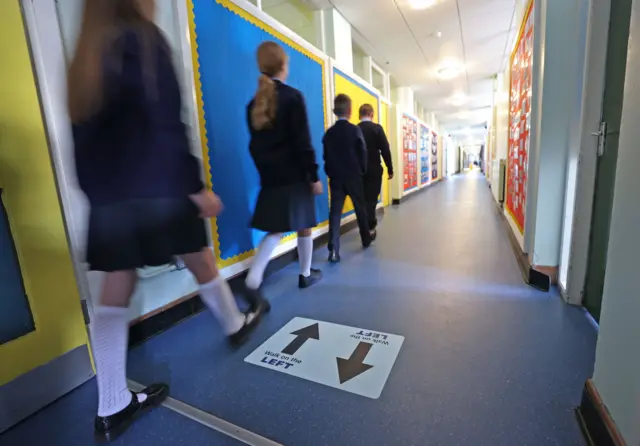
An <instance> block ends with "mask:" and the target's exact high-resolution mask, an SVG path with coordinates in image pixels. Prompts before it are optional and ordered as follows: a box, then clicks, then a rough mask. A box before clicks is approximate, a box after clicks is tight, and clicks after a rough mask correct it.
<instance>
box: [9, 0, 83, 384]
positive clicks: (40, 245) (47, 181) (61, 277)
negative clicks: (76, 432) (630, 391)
mask: <svg viewBox="0 0 640 446" xmlns="http://www.w3.org/2000/svg"><path fill="white" fill-rule="evenodd" d="M0 60H1V61H2V63H1V64H0V186H1V187H2V188H3V189H4V192H3V201H4V204H5V206H6V209H7V214H8V217H9V225H10V228H11V232H12V234H13V237H14V241H15V244H16V250H17V253H18V258H19V261H20V266H21V269H22V275H23V279H24V284H25V288H26V292H27V296H28V299H29V304H30V306H31V311H32V313H33V317H34V321H35V327H36V330H35V331H34V332H32V333H29V334H28V335H26V336H23V337H21V338H19V339H16V340H14V341H11V342H8V343H6V344H3V345H1V346H0V364H1V365H0V385H2V384H5V383H7V382H9V381H11V380H13V379H14V378H16V377H17V376H19V375H21V374H23V373H25V372H27V371H29V370H32V369H34V368H36V367H38V366H40V365H43V364H46V363H47V362H49V361H51V360H53V359H55V358H57V357H58V356H61V355H63V354H64V353H66V352H68V351H70V350H72V349H74V348H76V347H79V346H81V345H83V344H87V341H88V339H87V331H86V328H85V325H84V319H83V317H82V310H81V307H80V297H79V294H78V289H77V285H76V281H75V276H74V270H73V264H72V261H71V255H70V251H69V244H68V242H67V236H66V232H65V227H64V223H63V216H62V209H61V205H60V201H59V199H58V193H57V189H56V182H55V178H54V172H53V168H52V163H51V157H50V154H49V147H48V144H47V137H46V134H45V129H44V125H43V122H42V115H41V110H40V101H39V99H38V92H37V90H36V85H35V79H34V75H33V71H32V66H31V60H30V56H29V49H28V46H27V41H26V36H25V29H24V26H23V22H22V14H21V11H20V6H19V2H17V1H2V2H0ZM0 286H2V285H1V284H0Z"/></svg>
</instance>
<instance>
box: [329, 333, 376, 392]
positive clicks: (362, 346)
mask: <svg viewBox="0 0 640 446" xmlns="http://www.w3.org/2000/svg"><path fill="white" fill-rule="evenodd" d="M371 347H373V344H369V343H368V342H360V343H358V346H357V347H356V349H355V350H354V351H353V353H352V354H351V356H350V357H349V359H343V358H336V360H337V361H338V377H339V378H340V384H344V383H346V382H347V381H349V380H350V379H353V378H355V377H356V376H358V375H360V374H362V373H364V372H366V371H367V370H369V369H370V368H372V367H373V366H372V365H369V364H365V363H364V360H365V358H366V357H367V355H368V354H369V350H371Z"/></svg>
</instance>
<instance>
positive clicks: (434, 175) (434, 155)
mask: <svg viewBox="0 0 640 446" xmlns="http://www.w3.org/2000/svg"><path fill="white" fill-rule="evenodd" d="M431 179H432V180H437V179H438V134H437V133H436V132H431Z"/></svg>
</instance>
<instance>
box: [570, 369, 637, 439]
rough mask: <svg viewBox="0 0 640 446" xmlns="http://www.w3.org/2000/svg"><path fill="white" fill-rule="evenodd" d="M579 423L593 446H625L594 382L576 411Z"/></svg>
mask: <svg viewBox="0 0 640 446" xmlns="http://www.w3.org/2000/svg"><path fill="white" fill-rule="evenodd" d="M576 416H577V418H578V423H579V424H580V428H581V429H582V433H583V434H584V436H585V438H586V440H587V442H588V443H589V444H590V445H593V446H625V445H626V443H625V441H624V439H623V438H622V435H621V434H620V432H619V431H618V428H617V427H616V424H615V422H614V421H613V419H612V418H611V415H610V414H609V411H608V410H607V408H606V406H605V405H604V403H603V402H602V398H600V395H599V393H598V390H597V389H596V387H595V385H594V383H593V381H592V380H590V379H588V380H587V382H586V383H585V385H584V389H583V390H582V401H581V402H580V406H579V407H578V408H577V409H576Z"/></svg>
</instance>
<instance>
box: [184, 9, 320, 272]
mask: <svg viewBox="0 0 640 446" xmlns="http://www.w3.org/2000/svg"><path fill="white" fill-rule="evenodd" d="M193 4H194V9H193V13H194V21H195V34H196V43H197V56H198V64H197V65H199V67H198V70H199V74H200V83H201V90H202V102H203V109H204V121H205V128H206V136H207V140H208V154H209V166H208V167H209V169H210V173H211V179H212V182H213V188H214V190H215V192H216V193H217V194H219V195H220V197H221V198H222V200H223V202H224V205H225V210H224V212H223V213H222V214H221V215H220V216H219V217H218V218H217V222H216V223H217V230H218V244H217V248H218V251H219V257H220V259H221V260H223V261H224V260H227V259H232V258H234V257H236V256H240V255H243V254H248V253H250V252H251V251H252V250H253V249H254V248H255V247H256V246H257V244H258V243H259V241H260V240H261V239H262V237H263V235H264V234H263V233H261V232H260V231H255V230H252V229H250V228H249V221H250V219H251V216H252V214H253V209H254V206H255V202H256V198H257V195H258V191H259V178H258V173H257V171H256V169H255V166H254V164H253V160H252V159H251V155H250V153H249V132H248V128H247V122H246V105H247V104H248V103H249V102H250V100H251V99H252V98H253V96H254V94H255V91H256V89H257V86H258V75H259V72H258V68H257V66H256V49H257V47H258V46H259V45H260V43H262V42H263V41H266V40H274V41H278V42H279V43H280V44H282V45H283V46H284V48H285V50H286V51H287V54H288V55H289V57H290V76H289V79H288V81H287V83H288V84H289V85H291V86H293V87H295V88H297V89H299V90H300V91H301V92H302V94H303V95H304V97H305V100H306V103H307V109H308V115H309V124H310V128H311V137H312V142H313V145H314V147H315V149H316V154H317V160H318V161H320V160H321V159H322V136H323V134H324V130H325V104H324V94H323V85H324V77H323V72H324V67H323V65H322V63H321V62H319V61H318V60H314V59H313V58H311V57H309V55H306V54H303V53H302V52H300V51H298V50H296V49H295V48H293V46H292V45H290V43H289V42H286V41H284V39H282V38H277V37H276V36H275V34H276V33H275V32H273V33H271V32H268V31H265V29H267V30H268V29H269V28H268V27H267V26H266V25H264V24H259V25H260V26H257V25H256V24H253V23H251V21H253V22H255V18H251V17H249V16H247V17H243V16H241V15H240V14H239V13H238V11H231V10H230V9H228V8H227V7H225V6H224V5H221V4H219V3H217V2H215V1H213V0H210V1H194V2H193ZM236 8H237V7H236ZM249 20H251V21H249ZM263 28H264V29H263ZM205 168H206V167H205ZM319 174H320V178H321V181H322V182H323V184H324V193H323V194H322V195H320V196H318V197H317V198H316V212H317V216H318V220H319V221H320V222H322V221H325V220H326V219H327V218H328V215H329V204H328V203H329V199H328V193H327V179H326V175H325V174H324V172H323V169H322V168H320V170H319ZM214 239H215V235H214Z"/></svg>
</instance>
